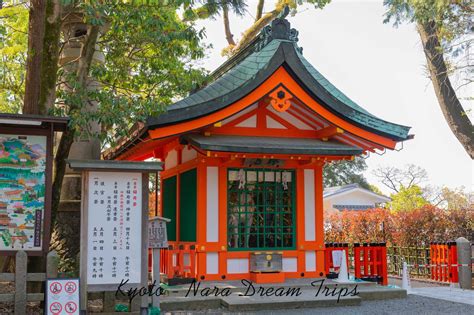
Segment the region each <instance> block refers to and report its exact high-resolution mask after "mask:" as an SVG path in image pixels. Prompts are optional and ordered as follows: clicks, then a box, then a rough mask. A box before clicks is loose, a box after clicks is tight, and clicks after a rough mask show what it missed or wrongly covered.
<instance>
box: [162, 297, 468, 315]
mask: <svg viewBox="0 0 474 315" xmlns="http://www.w3.org/2000/svg"><path fill="white" fill-rule="evenodd" d="M166 314H175V315H184V314H186V315H187V314H229V315H231V314H232V315H237V314H258V315H263V314H268V315H273V314H275V315H277V314H295V315H296V314H298V315H309V314H334V315H339V314H341V315H348V314H349V315H350V314H364V315H366V314H368V315H370V314H374V315H375V314H377V315H381V314H404V315H410V314H414V315H424V314H429V315H435V314H443V315H445V314H458V315H464V314H466V315H473V314H474V306H472V305H467V304H460V303H453V302H447V301H442V300H437V299H431V298H427V297H422V296H416V295H409V296H408V297H407V298H406V299H394V300H385V301H382V300H379V301H362V303H361V305H360V306H346V307H344V306H343V307H324V308H313V309H294V310H279V311H259V312H252V313H250V312H246V313H235V312H225V311H224V310H213V311H207V312H171V313H166Z"/></svg>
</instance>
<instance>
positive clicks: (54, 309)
mask: <svg viewBox="0 0 474 315" xmlns="http://www.w3.org/2000/svg"><path fill="white" fill-rule="evenodd" d="M49 310H50V311H51V313H52V314H54V315H56V314H59V313H61V311H62V310H63V307H62V306H61V303H59V302H54V303H52V304H51V305H50V306H49Z"/></svg>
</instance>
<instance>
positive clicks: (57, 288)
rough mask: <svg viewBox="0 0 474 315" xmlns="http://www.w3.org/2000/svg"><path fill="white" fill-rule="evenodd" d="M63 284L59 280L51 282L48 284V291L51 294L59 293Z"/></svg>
mask: <svg viewBox="0 0 474 315" xmlns="http://www.w3.org/2000/svg"><path fill="white" fill-rule="evenodd" d="M62 288H63V286H62V285H61V283H59V282H53V283H51V284H50V285H49V292H51V293H53V294H59V293H60V292H61V290H62Z"/></svg>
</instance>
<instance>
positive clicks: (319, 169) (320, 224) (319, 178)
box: [314, 163, 325, 276]
mask: <svg viewBox="0 0 474 315" xmlns="http://www.w3.org/2000/svg"><path fill="white" fill-rule="evenodd" d="M323 167H324V164H323V163H321V164H318V165H316V167H315V169H314V187H315V206H316V215H315V223H314V224H315V230H316V273H317V274H319V276H323V275H324V270H325V266H324V208H323V190H324V186H323Z"/></svg>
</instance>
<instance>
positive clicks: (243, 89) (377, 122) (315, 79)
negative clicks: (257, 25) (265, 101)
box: [147, 19, 410, 141]
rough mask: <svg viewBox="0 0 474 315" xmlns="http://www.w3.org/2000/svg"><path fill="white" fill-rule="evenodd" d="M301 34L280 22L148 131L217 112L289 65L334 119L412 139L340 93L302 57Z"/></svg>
mask: <svg viewBox="0 0 474 315" xmlns="http://www.w3.org/2000/svg"><path fill="white" fill-rule="evenodd" d="M297 36H298V32H297V31H296V30H294V29H290V27H289V22H288V21H287V20H285V19H275V20H274V21H273V22H272V26H267V27H266V28H265V29H264V30H263V31H262V32H261V34H260V35H259V36H258V37H257V38H256V39H255V40H254V41H253V42H252V43H251V44H250V45H249V46H248V47H246V48H245V49H244V50H243V51H241V52H240V53H239V54H237V55H236V56H234V57H233V58H231V59H229V60H228V61H227V62H225V63H224V64H223V65H222V66H220V67H219V68H218V69H217V70H216V71H215V72H214V73H213V74H211V77H210V78H211V82H210V83H209V84H208V85H206V86H204V87H202V88H201V89H200V90H198V91H196V92H195V93H193V94H191V95H190V96H188V97H186V98H184V99H182V100H180V101H178V102H176V103H175V104H172V105H171V106H169V107H168V111H167V112H166V113H164V114H162V115H160V116H158V117H150V118H149V119H148V121H147V125H148V128H150V129H153V128H157V127H160V126H166V125H171V124H175V123H179V122H182V121H187V120H192V119H195V118H198V117H201V116H204V115H208V114H211V113H213V112H215V111H218V110H220V109H222V108H224V107H226V106H228V105H230V104H232V103H234V102H235V101H237V100H239V99H240V98H242V97H244V96H245V95H247V94H248V93H250V92H251V91H252V90H254V89H255V88H256V87H258V86H259V85H260V84H261V83H262V82H264V81H265V79H267V78H268V77H269V76H271V74H272V73H273V72H274V71H276V70H277V69H278V68H279V67H280V66H284V67H285V68H286V69H287V70H288V71H289V73H291V75H292V76H293V77H294V78H295V80H297V81H298V82H299V83H300V84H301V85H302V86H303V87H304V88H305V90H307V91H308V92H310V94H311V95H312V96H313V97H314V98H315V99H316V100H318V102H319V103H320V104H322V105H323V106H325V107H326V108H327V109H328V110H330V111H331V112H333V113H334V114H336V115H338V116H340V117H342V118H344V119H345V120H348V121H350V122H352V123H355V124H356V125H358V126H360V127H362V128H364V129H368V130H370V131H372V132H375V133H378V134H381V135H383V136H386V137H389V138H391V139H394V140H397V141H402V140H406V139H408V131H409V129H410V127H406V126H402V125H398V124H394V123H391V122H388V121H385V120H383V119H380V118H378V117H376V116H374V115H372V114H370V113H369V112H368V111H366V110H365V109H363V108H362V107H361V106H359V105H358V104H356V103H355V102H353V101H352V100H351V99H349V98H348V97H347V96H346V95H345V94H344V93H342V92H341V91H340V90H338V89H337V88H336V87H335V86H334V85H333V84H331V82H329V81H328V80H327V79H326V78H325V77H324V76H323V75H322V74H321V73H320V72H319V71H317V70H316V69H315V68H314V67H313V66H312V65H311V64H310V63H309V62H308V61H307V60H306V59H305V58H304V57H303V55H302V49H301V48H300V47H298V46H297V44H296V42H297V41H298V39H297Z"/></svg>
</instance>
